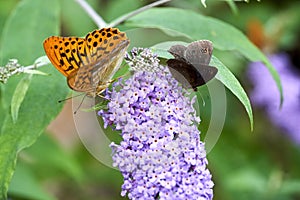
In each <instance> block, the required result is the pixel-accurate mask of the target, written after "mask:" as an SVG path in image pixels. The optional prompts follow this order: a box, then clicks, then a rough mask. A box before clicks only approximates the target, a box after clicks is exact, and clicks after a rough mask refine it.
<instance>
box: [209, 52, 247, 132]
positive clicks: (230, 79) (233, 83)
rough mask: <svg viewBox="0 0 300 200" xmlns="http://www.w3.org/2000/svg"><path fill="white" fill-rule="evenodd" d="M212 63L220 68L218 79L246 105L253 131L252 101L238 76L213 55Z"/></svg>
mask: <svg viewBox="0 0 300 200" xmlns="http://www.w3.org/2000/svg"><path fill="white" fill-rule="evenodd" d="M210 64H211V65H212V66H215V67H217V68H218V73H217V75H216V79H218V80H219V81H221V82H222V83H223V84H224V85H225V86H226V87H227V88H228V89H229V90H230V91H231V92H232V93H233V94H234V95H235V96H236V97H237V98H238V99H239V100H240V102H241V103H242V104H243V106H244V107H245V109H246V111H247V114H248V117H249V120H250V127H251V131H253V113H252V108H251V103H250V100H249V98H248V95H247V93H246V92H245V90H244V89H243V87H242V86H241V84H240V82H239V81H238V80H237V78H236V77H235V76H234V75H233V74H232V73H231V71H230V70H229V69H228V68H227V67H226V66H225V65H224V64H223V63H222V62H221V61H220V60H219V59H217V58H216V57H214V56H212V59H211V62H210Z"/></svg>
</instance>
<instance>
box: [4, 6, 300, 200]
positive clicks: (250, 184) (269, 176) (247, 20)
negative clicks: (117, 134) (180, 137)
mask: <svg viewBox="0 0 300 200" xmlns="http://www.w3.org/2000/svg"><path fill="white" fill-rule="evenodd" d="M18 2H19V1H17V0H10V1H6V0H0V29H1V32H2V27H3V26H4V23H5V20H6V19H7V17H8V16H9V14H10V13H11V12H12V10H13V9H14V7H15V6H16V5H17V3H18ZM87 2H89V3H90V5H92V7H93V8H94V9H95V10H96V11H97V12H98V13H99V14H100V15H101V16H102V17H103V18H104V20H106V21H107V22H109V21H111V20H113V19H115V18H117V17H118V16H120V15H122V14H125V13H127V12H130V11H133V10H135V9H137V8H140V7H141V6H143V5H146V4H148V3H150V2H153V1H146V0H88V1H87ZM61 3H62V10H61V21H62V23H61V35H62V36H70V35H76V36H84V35H86V33H88V32H90V31H92V30H94V29H96V28H97V27H96V25H95V24H94V23H93V21H92V20H91V19H90V18H89V17H88V16H87V15H86V13H85V12H84V11H82V9H81V8H80V7H79V6H78V4H76V3H75V2H74V1H73V0H61ZM206 4H207V8H204V7H203V5H202V4H201V2H200V0H184V1H183V0H174V1H171V2H169V3H167V4H165V5H163V6H170V7H179V8H184V9H189V10H194V11H196V12H199V13H201V14H204V15H207V16H211V17H215V18H218V19H220V20H222V21H224V22H227V23H229V24H231V25H233V26H235V27H236V28H238V29H240V30H241V31H242V32H243V33H245V34H246V35H248V36H249V38H250V39H252V41H253V42H255V44H256V45H257V46H258V47H260V48H261V49H263V50H265V51H266V53H270V52H276V51H284V52H288V53H290V55H295V56H293V57H292V59H293V61H294V63H297V62H298V63H299V59H300V55H299V41H300V26H299V25H300V22H299V19H300V17H299V14H298V12H299V10H300V4H299V1H298V0H294V1H293V0H287V1H281V0H261V1H260V2H258V1H254V0H250V2H248V3H245V2H241V1H236V2H235V3H233V2H229V1H228V2H226V1H217V0H207V2H206ZM199 26H201V24H199ZM128 36H129V38H130V40H131V47H130V48H132V47H133V46H139V47H149V46H152V45H154V44H156V43H158V42H163V41H168V40H180V39H182V38H174V37H170V36H167V35H165V34H164V33H162V32H161V31H158V30H154V29H147V30H143V29H142V30H137V31H135V32H132V33H131V32H130V33H128ZM182 40H184V39H182ZM295 52H298V53H295ZM214 55H215V56H217V57H218V58H219V59H220V60H221V61H222V62H224V63H225V65H226V66H228V67H229V68H230V70H231V71H232V72H233V73H234V74H235V75H236V77H237V78H238V79H239V80H240V82H241V83H242V85H243V87H244V88H245V89H246V91H247V93H248V94H249V93H250V91H251V88H252V85H251V83H250V81H249V79H248V77H247V73H245V72H246V70H247V64H248V63H247V60H246V59H245V58H242V57H241V56H240V55H239V54H236V53H235V52H224V51H223V52H222V51H217V50H215V51H214ZM295 66H296V67H298V69H299V67H300V66H299V65H297V64H295ZM261 78H263V77H261ZM201 92H202V93H203V94H204V95H203V96H205V94H206V92H207V91H206V89H205V88H203V89H201ZM226 95H227V113H226V121H225V126H224V129H223V131H222V134H221V136H220V138H219V140H218V142H217V144H216V145H215V146H214V148H213V149H212V151H211V152H209V154H208V160H209V165H208V168H209V170H210V171H211V173H212V175H213V180H214V183H215V186H214V199H216V200H235V199H236V200H243V199H245V200H248V199H278V200H297V199H300V167H299V166H300V144H295V143H294V142H293V141H292V140H291V139H290V137H288V134H287V133H286V132H284V131H283V130H281V129H279V128H278V127H277V126H276V125H275V124H272V122H271V121H270V120H269V119H268V117H267V115H266V113H265V112H264V110H263V109H261V108H257V107H253V109H254V131H253V132H251V131H250V125H249V120H248V117H247V114H246V111H245V109H244V107H243V106H242V104H241V103H240V102H239V101H238V100H237V99H236V97H234V96H233V95H232V94H231V92H228V91H227V92H226ZM278 98H279V97H278ZM205 100H206V101H207V102H206V106H205V107H204V108H201V119H202V122H201V126H200V130H201V131H202V136H201V137H202V138H204V136H205V131H206V130H207V127H208V124H209V119H210V103H209V100H207V99H205ZM299 122H300V119H299ZM299 137H300V136H299ZM121 184H122V175H121V174H120V173H119V172H118V171H116V170H113V169H110V168H108V167H106V166H104V165H102V164H101V163H100V162H98V161H97V160H96V159H94V158H93V157H92V156H91V155H90V154H89V153H88V152H87V150H86V149H85V148H84V146H83V145H82V144H81V142H80V140H79V138H78V136H77V133H76V129H75V128H74V122H73V119H72V109H71V105H70V103H68V102H67V103H66V105H65V107H64V109H63V111H62V113H61V114H60V116H59V117H58V118H57V119H56V120H55V121H54V122H52V123H51V124H50V126H49V127H48V129H47V132H46V133H45V134H42V136H41V137H40V138H39V139H38V140H37V142H36V143H35V144H34V145H32V146H31V147H30V148H28V149H26V150H24V151H22V152H21V153H20V154H19V160H18V164H17V169H16V172H15V175H14V178H13V181H12V183H11V185H10V188H9V197H10V198H11V199H24V200H25V199H65V200H68V199H72V200H79V199H91V200H93V199H126V198H121V197H120V191H121ZM30 191H35V192H36V194H34V195H33V194H32V193H31V192H30Z"/></svg>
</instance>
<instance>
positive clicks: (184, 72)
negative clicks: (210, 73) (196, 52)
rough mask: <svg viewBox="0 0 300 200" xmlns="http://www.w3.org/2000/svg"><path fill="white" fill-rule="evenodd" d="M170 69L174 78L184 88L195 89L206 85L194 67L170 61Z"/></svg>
mask: <svg viewBox="0 0 300 200" xmlns="http://www.w3.org/2000/svg"><path fill="white" fill-rule="evenodd" d="M167 64H168V67H169V69H170V72H171V73H172V76H173V77H174V78H175V79H176V80H177V81H178V82H180V83H181V84H182V86H183V87H184V88H193V89H194V90H196V88H197V87H198V86H201V85H204V84H205V80H204V79H203V77H202V76H201V74H200V73H199V72H198V71H197V70H196V69H195V68H194V66H193V65H191V64H189V63H187V62H185V61H182V60H177V59H169V60H168V61H167Z"/></svg>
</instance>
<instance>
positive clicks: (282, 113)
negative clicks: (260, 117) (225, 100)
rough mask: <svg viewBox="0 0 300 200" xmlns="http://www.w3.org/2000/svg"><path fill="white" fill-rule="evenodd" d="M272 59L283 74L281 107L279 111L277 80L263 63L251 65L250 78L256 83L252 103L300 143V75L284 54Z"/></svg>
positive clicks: (274, 56)
mask: <svg viewBox="0 0 300 200" xmlns="http://www.w3.org/2000/svg"><path fill="white" fill-rule="evenodd" d="M269 59H270V61H271V63H272V64H273V66H274V67H275V68H276V70H277V71H278V73H279V75H280V79H281V83H282V87H283V96H284V102H283V105H282V108H281V109H279V105H280V98H279V90H278V88H277V86H276V84H275V81H274V79H273V78H272V77H271V75H270V73H269V72H268V70H267V69H266V67H265V66H264V65H263V64H262V63H260V62H254V63H251V64H250V66H249V75H250V76H249V77H250V78H251V79H252V81H253V84H254V88H253V91H252V94H251V97H252V100H253V102H254V104H256V105H258V106H263V107H265V109H266V111H267V113H268V115H269V117H270V119H271V120H272V121H273V123H275V124H277V125H278V126H279V127H281V128H282V129H283V130H285V131H286V132H287V133H288V134H289V135H290V137H291V138H292V140H293V141H295V142H296V143H298V144H300V128H299V122H300V74H299V72H298V71H296V68H295V67H294V66H292V64H291V61H290V58H289V56H288V55H287V54H285V53H280V54H274V55H271V56H270V57H269Z"/></svg>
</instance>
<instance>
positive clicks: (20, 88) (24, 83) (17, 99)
mask: <svg viewBox="0 0 300 200" xmlns="http://www.w3.org/2000/svg"><path fill="white" fill-rule="evenodd" d="M31 79H32V75H29V76H25V77H24V78H22V79H21V81H20V82H19V83H18V85H17V87H16V89H15V92H14V94H13V97H12V99H11V116H12V120H13V122H14V123H16V121H17V119H18V113H19V108H20V106H21V103H22V102H23V100H24V97H25V95H26V93H27V90H28V88H29V85H30V82H31Z"/></svg>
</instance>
